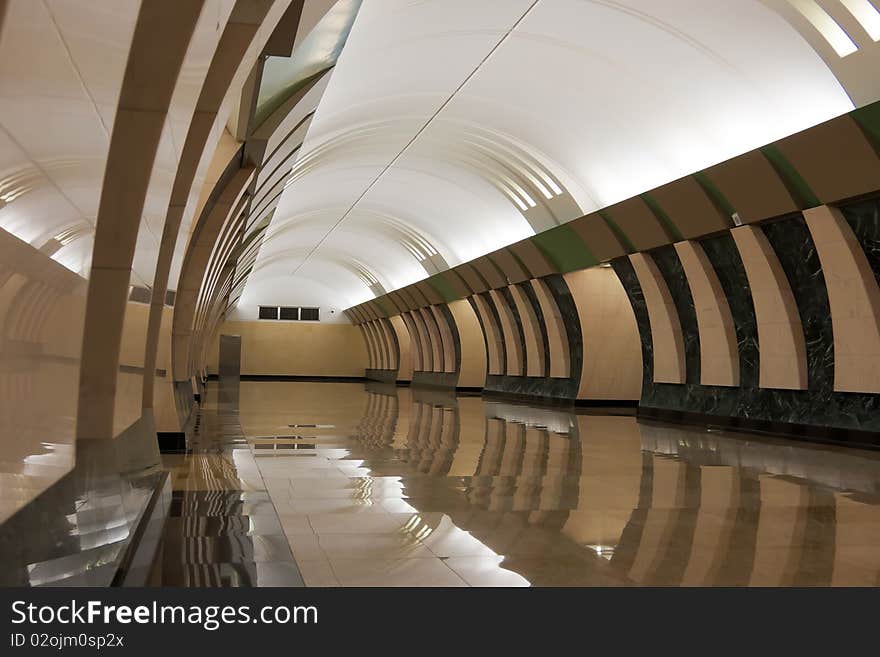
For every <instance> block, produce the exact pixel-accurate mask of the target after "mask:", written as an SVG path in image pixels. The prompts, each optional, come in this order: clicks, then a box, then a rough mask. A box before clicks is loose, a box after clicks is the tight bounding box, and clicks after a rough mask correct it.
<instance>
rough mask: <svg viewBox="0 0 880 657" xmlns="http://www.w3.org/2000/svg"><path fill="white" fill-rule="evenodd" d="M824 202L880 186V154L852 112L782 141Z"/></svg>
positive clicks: (787, 156)
mask: <svg viewBox="0 0 880 657" xmlns="http://www.w3.org/2000/svg"><path fill="white" fill-rule="evenodd" d="M778 146H779V149H780V150H781V151H782V152H783V153H784V154H785V156H786V158H788V161H789V162H791V164H792V165H793V166H794V168H795V169H797V171H798V173H800V174H801V176H803V178H804V180H806V182H807V184H808V185H809V186H810V189H812V190H813V193H814V194H816V196H818V197H819V200H821V201H822V202H823V203H831V202H833V201H839V200H842V199H845V198H849V197H852V196H859V195H861V194H867V193H869V192H874V191H877V190H878V189H880V157H878V156H877V153H876V152H875V151H874V148H873V147H872V146H871V144H870V143H869V142H868V140H867V138H866V137H865V135H864V133H863V132H862V131H861V128H859V126H858V124H857V123H856V122H855V121H854V120H853V118H852V117H851V116H841V117H838V118H836V119H833V120H831V121H828V122H826V123H821V124H819V125H817V126H814V127H812V128H810V129H809V130H806V131H804V132H799V133H798V134H796V135H792V136H791V137H788V138H786V139H783V140H782V141H780V142H779V143H778Z"/></svg>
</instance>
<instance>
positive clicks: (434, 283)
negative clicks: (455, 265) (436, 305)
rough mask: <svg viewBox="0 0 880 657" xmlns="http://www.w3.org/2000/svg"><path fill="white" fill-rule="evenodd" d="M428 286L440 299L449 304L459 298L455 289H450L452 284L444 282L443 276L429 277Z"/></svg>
mask: <svg viewBox="0 0 880 657" xmlns="http://www.w3.org/2000/svg"><path fill="white" fill-rule="evenodd" d="M428 285H430V286H431V287H432V288H434V291H435V292H437V294H439V295H440V298H441V299H443V300H444V301H445V302H447V303H449V302H450V301H456V300H457V299H460V298H461V297H459V296H458V294H457V293H456V291H455V288H453V287H452V284H451V283H450V282H449V281H447V280H446V278H445V277H444V276H443V274H436V275H434V276H431V277H430V278H429V279H428Z"/></svg>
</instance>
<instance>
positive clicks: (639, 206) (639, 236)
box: [605, 196, 672, 250]
mask: <svg viewBox="0 0 880 657" xmlns="http://www.w3.org/2000/svg"><path fill="white" fill-rule="evenodd" d="M605 212H607V213H608V215H609V216H610V217H611V218H612V219H613V220H614V222H615V223H616V224H617V225H618V227H619V228H620V230H622V231H623V232H624V234H625V235H626V236H627V237H628V238H629V240H630V242H632V243H633V246H635V247H636V248H637V249H639V250H643V249H653V248H654V247H657V246H661V245H663V244H668V243H669V242H671V241H672V240H670V239H669V236H668V235H667V234H666V231H665V230H664V229H663V225H662V224H661V223H660V221H659V220H658V219H657V217H655V216H654V213H653V212H652V211H651V208H649V207H648V206H647V204H645V202H644V201H643V200H642V199H640V198H639V197H638V196H636V197H634V198H631V199H627V200H626V201H623V202H622V203H618V204H616V205H612V206H611V207H609V208H607V209H606V210H605Z"/></svg>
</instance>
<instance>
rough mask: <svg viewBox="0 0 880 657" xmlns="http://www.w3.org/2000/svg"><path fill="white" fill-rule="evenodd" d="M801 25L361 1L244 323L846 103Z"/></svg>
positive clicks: (357, 292)
mask: <svg viewBox="0 0 880 657" xmlns="http://www.w3.org/2000/svg"><path fill="white" fill-rule="evenodd" d="M824 4H825V5H829V4H831V3H824ZM786 6H788V5H786ZM788 9H791V7H790V6H788ZM839 10H840V11H843V5H841V7H840V8H839ZM810 29H814V28H813V27H812V26H811V25H810V24H808V23H804V22H803V21H802V22H798V20H795V19H793V18H791V16H790V15H789V14H787V13H786V12H785V11H781V10H780V9H779V7H777V6H774V0H768V1H767V2H762V1H760V0H733V1H732V0H662V1H659V0H539V1H538V2H532V0H481V1H480V2H473V1H472V0H443V1H442V2H441V1H435V2H431V1H421V2H413V1H412V0H365V1H364V3H363V6H362V7H361V10H360V13H359V15H358V17H357V19H356V21H355V24H354V28H353V29H352V32H351V34H350V36H349V38H348V42H347V44H346V46H345V49H344V50H343V53H342V55H341V57H340V59H339V61H338V63H337V65H336V68H335V69H334V71H333V72H332V77H331V79H330V80H329V83H328V85H327V88H326V91H325V92H324V95H323V98H322V100H321V102H320V104H319V106H318V109H317V112H316V114H315V117H314V119H313V121H312V123H311V127H310V128H309V132H308V135H307V137H306V141H305V143H304V145H303V148H302V149H301V151H300V154H299V158H298V160H297V162H296V164H295V165H294V167H293V171H292V175H291V179H290V182H289V183H288V185H287V187H286V190H285V191H284V194H283V195H282V197H281V200H280V203H279V206H278V209H277V211H276V212H275V215H274V217H273V220H272V224H271V226H270V228H269V234H268V237H267V239H266V241H265V243H264V245H263V247H262V250H261V253H260V257H259V260H258V262H257V266H256V268H255V271H254V273H253V274H252V275H251V277H250V279H249V281H248V285H247V288H246V289H245V292H244V294H243V296H242V298H241V301H240V302H239V309H238V311H237V315H239V316H240V317H250V316H251V315H254V316H255V314H256V306H257V304H260V303H290V304H313V303H314V304H319V305H322V306H325V307H336V308H345V307H348V306H349V305H353V304H356V303H359V302H362V301H364V300H366V299H369V298H372V297H373V296H374V295H375V294H376V293H381V291H382V290H391V289H395V288H398V287H401V286H404V285H407V284H409V283H412V282H414V281H416V280H419V279H422V278H425V277H426V276H428V275H429V272H432V271H436V267H437V266H438V263H439V266H440V267H441V268H442V267H445V266H446V265H449V266H454V265H456V264H458V263H460V262H463V261H467V260H469V259H471V258H474V257H476V256H479V255H481V254H484V253H487V252H489V251H492V250H494V249H497V248H499V247H501V246H504V245H506V244H509V243H511V242H514V241H517V240H519V239H522V238H523V237H526V236H528V235H531V234H533V233H534V232H538V231H541V230H544V229H546V228H549V227H551V226H553V225H557V224H559V223H563V222H565V221H569V220H572V219H574V218H576V217H578V216H581V215H583V214H585V213H588V212H590V211H592V210H595V209H598V208H601V207H605V206H607V205H610V204H612V203H615V202H617V201H620V200H623V199H626V198H629V197H631V196H633V195H635V194H638V193H641V192H644V191H646V190H648V189H651V188H653V187H656V186H658V185H661V184H663V183H666V182H669V181H672V180H674V179H676V178H679V177H681V176H683V175H686V174H689V173H692V172H694V171H697V170H700V169H702V168H705V167H707V166H709V165H712V164H715V163H717V162H720V161H723V160H725V159H728V158H730V157H733V156H736V155H739V154H741V153H743V152H746V151H748V150H750V149H753V148H756V147H758V146H762V145H764V144H766V143H768V142H770V141H773V140H776V139H779V138H781V137H783V136H786V135H789V134H792V133H794V132H797V131H799V130H803V129H805V128H808V127H810V126H812V125H815V124H817V123H820V122H822V121H825V120H828V119H830V118H832V117H834V116H837V115H840V114H842V113H845V112H847V111H849V110H851V109H852V108H853V102H852V100H851V99H850V96H849V95H848V93H847V89H845V88H844V86H843V85H842V84H841V82H840V81H839V77H838V76H839V75H840V73H839V71H840V68H839V67H838V66H837V65H836V64H834V61H833V59H832V58H831V57H830V56H829V52H830V51H829V50H828V49H827V48H824V49H823V47H819V46H817V45H816V44H817V40H816V38H815V37H816V35H814V34H808V31H809V30H810ZM820 36H821V35H820ZM858 41H859V46H860V47H861V48H863V49H870V48H875V47H876V46H877V45H878V44H876V43H874V42H873V41H872V40H871V39H870V38H868V35H866V34H860V35H859V39H858ZM818 42H821V38H820V39H818ZM826 45H827V44H826ZM831 55H832V56H833V57H838V56H837V55H836V54H834V53H831ZM857 56H858V55H854V56H853V57H857ZM872 56H874V55H873V54H872ZM852 61H855V60H852ZM860 61H861V60H860ZM874 61H875V60H874ZM829 62H830V64H829ZM856 63H857V64H858V63H859V62H856ZM832 64H834V65H832ZM832 69H834V70H832ZM867 70H868V71H870V69H867ZM836 73H837V74H836ZM849 79H850V80H851V79H852V78H849ZM865 80H869V82H868V83H867V84H868V85H870V78H869V77H868V76H867V74H865V75H862V78H861V79H860V84H862V86H861V87H860V88H859V92H860V94H861V95H862V96H864V91H865V88H864V84H865ZM872 93H873V92H872ZM877 96H878V94H876V93H875V98H876V97H877ZM414 244H415V246H414ZM375 283H378V286H376V285H375Z"/></svg>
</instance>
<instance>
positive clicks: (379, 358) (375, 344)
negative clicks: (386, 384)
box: [363, 320, 387, 370]
mask: <svg viewBox="0 0 880 657" xmlns="http://www.w3.org/2000/svg"><path fill="white" fill-rule="evenodd" d="M363 327H364V330H365V331H366V334H367V336H368V337H369V341H370V345H372V351H373V358H372V367H373V368H374V369H377V370H384V369H387V366H386V363H385V350H384V348H383V346H382V341H381V340H380V339H379V335H378V333H377V332H376V325H375V322H373V321H372V320H371V321H369V322H366V323H364V324H363Z"/></svg>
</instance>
